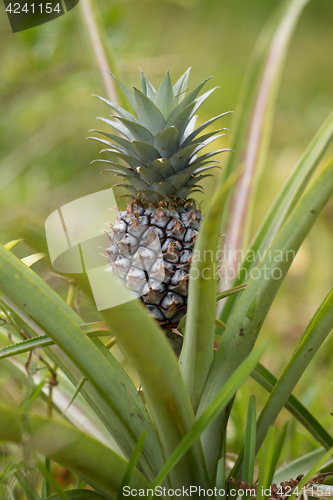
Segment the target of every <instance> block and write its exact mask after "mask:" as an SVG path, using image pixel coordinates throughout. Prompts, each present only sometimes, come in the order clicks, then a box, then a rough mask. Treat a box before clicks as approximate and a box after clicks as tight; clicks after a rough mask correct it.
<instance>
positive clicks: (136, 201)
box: [94, 69, 227, 327]
mask: <svg viewBox="0 0 333 500" xmlns="http://www.w3.org/2000/svg"><path fill="white" fill-rule="evenodd" d="M112 76H113V75H112ZM188 76H189V69H188V70H187V71H186V72H185V73H184V75H182V76H181V78H180V79H179V80H178V81H177V83H176V84H175V85H174V86H173V87H172V85H171V80H170V76H169V72H167V73H166V75H165V77H164V79H163V81H162V83H161V84H160V86H159V88H158V89H157V90H155V89H154V87H153V86H152V85H151V83H150V82H149V81H148V80H147V78H146V77H145V75H144V74H143V72H141V84H142V89H141V91H140V90H138V89H137V88H135V87H134V93H132V92H130V91H129V90H128V89H127V88H126V87H124V85H123V84H122V83H120V82H119V81H118V80H117V78H116V77H115V76H113V78H114V79H115V80H116V81H117V83H118V85H119V87H120V88H121V90H122V92H123V93H124V94H125V96H126V98H127V99H128V101H129V102H130V104H131V106H132V108H133V110H134V112H135V115H134V114H130V113H129V112H127V111H126V110H124V109H122V108H120V107H119V106H118V105H116V104H114V103H112V102H110V101H108V100H106V99H103V98H101V97H100V99H102V100H103V101H104V102H105V103H106V104H108V105H109V106H110V107H111V109H112V110H114V111H115V112H116V113H117V116H111V118H112V119H111V120H108V119H105V118H100V119H101V120H102V121H104V122H105V123H107V124H108V125H110V126H111V127H112V129H114V130H115V131H117V132H118V135H114V134H109V133H106V132H101V131H97V132H99V133H100V134H102V135H103V136H104V137H106V139H104V138H103V139H102V138H96V137H94V139H96V140H98V141H100V142H102V143H103V144H105V145H106V146H107V148H106V149H103V150H102V151H103V152H106V153H107V154H108V155H109V159H103V160H97V161H104V162H107V163H108V168H107V170H108V171H110V172H113V173H114V174H116V175H120V176H121V177H123V178H124V183H123V184H120V185H121V186H123V187H124V188H125V189H126V190H127V192H128V196H129V197H130V198H131V199H130V201H129V203H128V207H127V210H126V211H123V212H119V213H118V216H117V221H116V224H115V225H114V226H113V227H111V231H110V233H109V239H110V247H109V248H108V249H107V256H108V261H109V263H110V267H109V271H111V272H112V273H114V274H116V275H117V276H119V277H120V279H121V280H122V281H124V282H125V283H126V285H127V286H128V287H129V288H130V289H131V290H132V291H133V292H135V293H136V294H137V295H138V297H141V299H142V300H143V302H144V303H145V305H146V307H147V308H148V309H149V311H150V313H151V314H152V316H153V317H154V318H155V319H156V320H157V321H158V322H159V323H160V324H161V325H163V326H164V327H172V326H177V324H178V323H179V321H180V320H181V318H182V317H183V316H184V314H185V313H186V306H187V293H188V278H189V272H190V263H191V258H192V254H193V249H194V242H195V238H196V235H197V233H198V229H199V224H200V221H201V218H202V215H201V212H200V210H199V208H198V207H197V204H196V202H195V200H194V199H193V198H192V197H191V196H192V194H193V193H194V192H196V191H200V192H201V190H202V187H201V186H200V185H199V184H198V182H200V181H201V180H202V179H204V178H205V177H208V176H209V175H210V174H207V172H208V171H209V170H211V169H213V168H216V167H217V165H216V164H217V163H218V162H217V161H216V160H212V157H213V156H214V155H216V154H217V153H220V152H222V151H226V149H220V150H217V151H213V152H209V153H206V154H202V155H199V153H200V152H201V150H202V149H203V148H204V147H205V146H207V144H209V143H210V142H212V141H213V140H215V139H217V138H218V137H221V135H224V134H223V133H220V132H222V131H223V130H225V129H219V130H215V131H212V132H208V133H205V134H204V135H201V136H200V135H199V134H200V133H201V132H202V131H203V130H205V129H206V128H207V127H208V126H209V125H211V124H212V123H213V122H215V121H216V120H217V119H218V118H220V117H221V116H223V115H225V114H227V113H223V114H221V115H218V116H216V117H214V118H211V119H210V120H208V121H207V122H205V123H204V124H202V125H200V126H199V127H198V128H196V129H195V121H196V115H195V113H196V111H197V110H198V108H199V107H200V105H201V104H202V103H203V101H204V100H205V99H206V98H207V97H208V96H209V95H210V94H211V93H212V92H213V91H214V90H215V89H211V90H209V91H208V92H206V93H205V94H203V95H201V96H200V97H198V95H199V93H200V91H201V89H202V87H203V86H204V85H205V83H206V82H207V81H208V79H207V80H204V81H203V82H202V83H201V84H200V85H199V86H198V87H196V88H195V89H194V90H188V89H187V81H188ZM119 160H121V161H123V162H125V163H126V164H127V166H123V165H121V164H119V163H118V161H119Z"/></svg>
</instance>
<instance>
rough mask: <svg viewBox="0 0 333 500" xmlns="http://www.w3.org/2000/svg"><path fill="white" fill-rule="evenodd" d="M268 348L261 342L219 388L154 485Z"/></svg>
mask: <svg viewBox="0 0 333 500" xmlns="http://www.w3.org/2000/svg"><path fill="white" fill-rule="evenodd" d="M265 349H266V344H265V343H263V344H261V345H260V346H259V347H258V348H257V349H256V350H255V351H253V352H251V354H250V355H249V356H248V358H247V359H246V360H244V361H243V363H242V364H241V366H239V367H238V369H237V370H236V371H235V372H234V373H233V375H232V376H231V377H230V379H229V380H228V381H227V382H226V384H225V385H224V387H222V389H220V390H219V392H218V394H217V395H216V396H215V398H214V400H213V401H212V402H211V403H210V405H209V406H208V407H207V408H206V409H205V411H204V412H203V413H202V414H201V415H200V417H199V418H198V419H197V421H196V422H195V424H194V425H193V427H192V428H191V429H190V430H189V431H188V433H187V434H186V435H185V436H184V438H183V440H182V441H181V443H180V444H179V445H178V447H177V448H176V449H175V450H174V452H173V453H172V455H171V456H170V458H169V459H168V460H167V462H166V463H165V465H164V466H163V468H162V469H161V471H160V472H159V473H158V475H157V476H156V478H155V480H154V482H153V484H152V487H155V486H158V485H159V484H161V482H162V481H163V479H164V478H165V477H166V475H167V474H168V473H169V471H170V470H171V469H172V468H173V467H175V466H176V465H177V463H178V461H179V460H180V459H181V457H182V456H184V454H185V453H186V451H187V450H188V449H189V448H190V447H191V446H192V444H193V443H194V442H195V440H196V439H198V438H199V437H200V436H201V434H202V433H203V431H204V430H205V429H206V428H207V427H208V426H209V425H210V423H211V422H213V421H214V419H216V417H217V416H218V415H219V414H220V413H221V410H222V409H223V408H225V406H226V405H227V404H228V403H229V401H230V400H231V399H232V398H233V396H234V395H235V393H236V392H237V390H238V389H239V387H240V386H241V385H242V384H243V383H244V382H245V380H246V379H247V377H248V376H249V375H250V373H251V371H252V369H251V367H254V366H255V365H256V364H257V362H258V361H259V359H260V358H261V356H262V355H263V353H264V350H265Z"/></svg>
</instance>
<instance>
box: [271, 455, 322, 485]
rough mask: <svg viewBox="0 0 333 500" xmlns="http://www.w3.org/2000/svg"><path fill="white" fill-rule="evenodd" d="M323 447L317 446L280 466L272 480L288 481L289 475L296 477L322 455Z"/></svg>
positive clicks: (275, 481)
mask: <svg viewBox="0 0 333 500" xmlns="http://www.w3.org/2000/svg"><path fill="white" fill-rule="evenodd" d="M325 451H326V450H324V448H317V449H316V450H313V451H311V452H310V453H307V454H306V455H303V456H301V457H299V458H297V459H296V460H293V461H292V462H290V463H289V464H287V465H283V466H282V467H280V468H279V469H278V470H277V471H276V473H275V474H274V477H273V482H274V483H276V484H280V483H281V482H282V481H289V479H290V478H291V477H293V478H294V477H297V476H298V475H299V474H304V473H306V472H308V471H309V470H310V469H311V467H313V466H314V464H315V463H316V462H317V461H318V460H319V458H321V457H322V456H324V454H325Z"/></svg>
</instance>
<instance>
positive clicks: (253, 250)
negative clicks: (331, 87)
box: [220, 113, 333, 322]
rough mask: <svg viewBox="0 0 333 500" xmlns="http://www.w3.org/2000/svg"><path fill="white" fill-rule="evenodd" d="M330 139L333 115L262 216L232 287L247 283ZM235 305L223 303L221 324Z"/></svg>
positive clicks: (332, 132) (234, 300) (301, 191)
mask: <svg viewBox="0 0 333 500" xmlns="http://www.w3.org/2000/svg"><path fill="white" fill-rule="evenodd" d="M332 138H333V113H331V114H330V115H329V117H328V118H327V120H326V121H325V122H324V124H323V125H322V126H321V128H320V129H319V130H318V132H317V134H316V135H315V137H314V138H313V139H312V141H311V142H310V144H309V146H308V147H307V149H306V150H305V152H304V154H303V155H302V157H301V159H300V160H299V162H298V164H297V165H296V167H295V169H294V170H293V172H292V173H291V175H290V177H289V179H288V180H287V181H286V183H285V185H284V186H283V188H282V189H281V191H280V193H279V194H278V196H277V198H276V199H275V201H274V203H273V205H272V206H271V208H270V210H269V211H268V213H267V215H266V216H265V218H264V220H263V222H262V224H261V226H260V228H259V230H258V232H257V234H256V235H255V237H254V239H253V241H252V243H251V245H250V247H249V249H248V251H247V253H246V255H245V258H244V260H243V262H242V264H241V269H240V272H239V273H238V274H237V277H236V280H235V281H234V283H233V286H234V287H236V286H239V285H241V284H242V283H243V282H244V281H246V280H247V276H248V274H249V272H250V271H251V269H252V268H253V267H254V266H255V265H256V263H257V260H258V257H260V256H261V255H263V254H264V252H265V250H266V249H267V248H268V246H269V245H270V244H271V242H272V240H273V238H274V237H275V236H276V234H277V232H278V230H279V229H280V228H281V226H282V224H283V221H284V220H285V218H286V216H287V215H288V214H289V213H290V211H291V209H292V208H293V207H294V206H295V205H296V203H297V202H298V200H299V199H300V197H301V196H302V194H303V192H304V190H305V189H306V186H307V185H308V183H309V181H310V179H311V177H312V175H313V173H314V172H315V170H316V169H317V167H318V165H319V163H320V160H321V159H322V157H323V155H324V153H325V151H326V150H327V148H328V146H329V144H330V143H331V141H332ZM237 302H238V297H230V298H228V299H227V300H226V302H225V304H224V307H223V310H222V314H221V316H220V319H221V320H222V321H224V322H228V318H229V316H230V314H231V312H232V310H233V309H234V307H235V305H236V303H237Z"/></svg>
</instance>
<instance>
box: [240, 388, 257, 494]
mask: <svg viewBox="0 0 333 500" xmlns="http://www.w3.org/2000/svg"><path fill="white" fill-rule="evenodd" d="M255 451H256V398H255V396H254V395H252V396H251V397H250V401H249V407H248V410H247V420H246V432H245V441H244V474H243V481H245V482H246V483H249V484H250V485H251V484H253V475H254V460H255V457H256V453H255Z"/></svg>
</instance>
